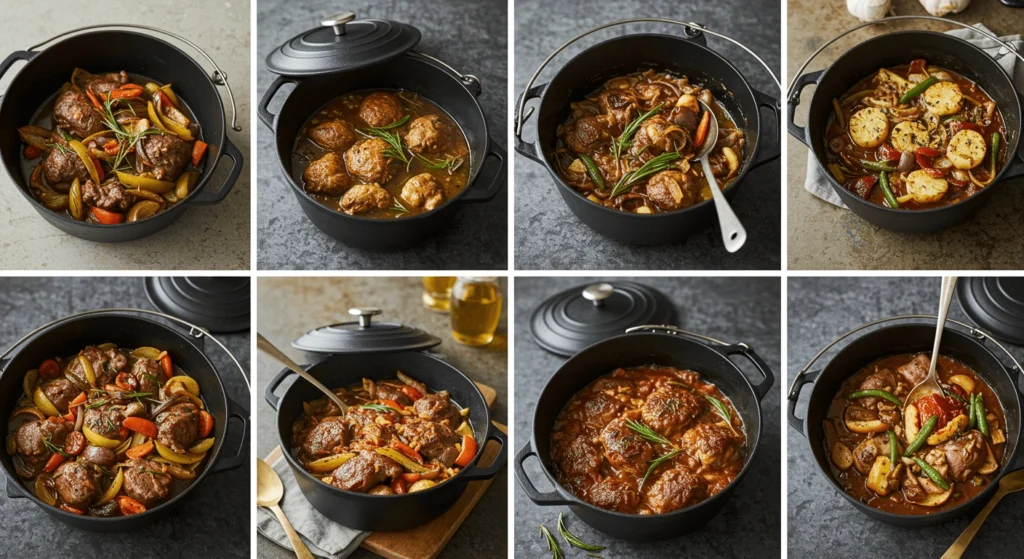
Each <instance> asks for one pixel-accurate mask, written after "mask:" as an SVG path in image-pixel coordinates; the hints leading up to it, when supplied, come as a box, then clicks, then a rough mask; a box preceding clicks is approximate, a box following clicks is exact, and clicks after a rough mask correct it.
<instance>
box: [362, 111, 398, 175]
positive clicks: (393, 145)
mask: <svg viewBox="0 0 1024 559" xmlns="http://www.w3.org/2000/svg"><path fill="white" fill-rule="evenodd" d="M409 118H410V115H405V116H404V117H402V118H400V119H398V120H396V121H395V122H392V123H391V124H389V125H387V126H371V127H369V128H366V129H363V130H357V132H359V133H360V134H362V135H363V136H366V137H368V138H380V139H381V140H384V141H385V142H387V144H388V148H387V149H385V150H384V155H385V156H386V157H390V158H391V159H397V160H399V161H401V162H402V163H405V164H406V165H408V164H409V163H410V160H409V156H407V155H406V154H405V146H403V145H402V136H400V135H399V134H398V132H391V131H390V130H391V129H393V128H397V127H399V126H401V125H403V124H405V123H406V121H408V120H409Z"/></svg>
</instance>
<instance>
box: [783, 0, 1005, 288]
mask: <svg viewBox="0 0 1024 559" xmlns="http://www.w3.org/2000/svg"><path fill="white" fill-rule="evenodd" d="M893 10H894V11H895V12H896V13H897V14H899V15H927V12H925V11H924V8H923V7H922V6H921V4H920V3H919V2H917V1H916V0H895V1H894V2H893ZM788 13H789V50H788V53H789V54H788V56H789V60H788V66H787V68H788V71H789V72H790V75H789V76H787V84H786V85H787V87H788V82H789V81H791V80H792V79H793V77H794V73H795V72H796V71H797V69H799V68H800V65H801V64H803V63H804V61H805V60H807V57H809V56H810V55H811V54H812V53H813V52H814V51H815V50H816V49H817V48H818V47H820V46H821V45H822V44H823V43H824V42H825V41H827V40H829V39H831V38H833V37H835V36H836V35H838V34H839V33H841V32H843V31H845V30H847V29H849V28H851V27H854V26H856V25H858V24H859V23H860V22H859V21H857V19H856V18H854V17H853V16H851V15H850V14H849V12H847V11H846V5H845V4H844V3H843V2H818V1H817V0H789V11H788ZM946 17H948V18H950V19H954V20H956V21H959V22H962V23H967V24H974V23H978V22H981V23H984V24H985V25H986V26H987V27H988V28H989V29H991V30H992V31H993V32H995V34H996V35H1008V34H1013V33H1020V31H1021V29H1024V10H1020V9H1012V8H1008V7H1006V6H1004V5H1002V4H1000V3H999V2H997V1H995V0H990V1H987V2H981V1H975V2H973V3H972V4H971V5H970V6H969V7H968V8H967V9H966V10H965V11H964V12H962V13H960V14H958V15H953V16H946ZM910 29H928V30H933V31H948V30H950V29H954V26H953V25H948V24H938V23H936V24H933V23H932V22H913V21H911V22H893V23H887V24H884V25H875V26H872V27H868V28H866V29H862V30H860V31H857V32H856V33H853V34H851V35H850V36H848V37H846V38H844V39H843V40H841V41H839V42H838V43H837V44H836V45H833V46H831V47H829V48H828V49H826V50H825V51H824V52H822V54H820V55H819V56H818V58H817V59H815V60H814V61H812V63H811V65H809V66H808V67H807V69H806V70H804V72H805V73H806V72H812V71H815V70H821V69H823V68H826V67H828V65H829V64H831V63H832V62H833V61H835V59H836V57H837V56H839V55H840V54H841V53H843V52H846V50H847V49H849V48H850V47H851V46H853V45H855V44H858V43H860V42H863V41H864V40H866V39H868V38H870V37H874V36H876V35H880V34H884V33H890V32H893V31H902V30H910ZM1020 64H1024V63H1020ZM813 92H814V86H810V87H808V88H807V89H805V90H804V93H803V96H802V99H803V102H802V103H801V104H800V106H798V107H797V113H796V114H797V119H796V121H797V123H798V124H800V125H803V124H804V123H806V122H807V106H808V104H809V103H810V100H811V96H812V94H813ZM787 139H788V141H789V144H788V145H789V148H788V150H787V153H786V157H787V161H788V163H789V171H788V173H789V175H788V176H789V178H788V188H787V189H786V199H787V207H788V212H789V219H788V224H789V237H788V239H789V240H788V243H789V245H788V246H789V250H788V252H787V254H788V255H789V262H788V267H789V269H791V270H793V269H800V270H807V269H810V270H825V269H829V270H863V269H867V270H872V269H874V270H881V269H902V270H910V269H922V270H954V269H964V270H982V269H996V270H1013V269H1018V268H1020V264H1021V262H1022V261H1024V229H1022V228H1021V227H1020V226H1019V224H1020V216H1021V215H1022V214H1024V190H1022V189H1021V186H1024V180H1022V179H1016V180H1012V181H1006V184H1001V185H1000V186H999V191H998V192H996V193H994V194H993V195H992V196H991V197H990V198H989V200H988V202H987V203H986V204H985V207H984V208H982V209H981V211H979V212H978V213H977V214H976V215H975V216H974V217H973V218H971V219H970V220H968V221H967V222H965V223H961V224H959V225H956V226H954V227H952V228H950V229H947V230H945V231H940V232H938V233H934V234H930V235H903V234H899V233H895V232H892V231H887V230H885V229H880V228H878V227H875V226H874V225H872V224H870V223H868V222H866V221H864V220H862V219H861V218H859V217H857V216H856V215H854V214H853V212H851V211H848V210H845V209H842V208H838V207H835V206H833V205H832V204H829V203H827V202H825V201H823V200H820V199H818V198H816V197H815V196H814V195H812V194H811V193H809V192H807V191H806V190H804V180H805V178H806V176H807V148H806V147H805V146H804V145H803V144H802V143H800V142H799V141H797V140H796V139H795V138H793V137H792V136H789V137H788V138H787Z"/></svg>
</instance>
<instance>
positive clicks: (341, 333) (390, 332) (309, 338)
mask: <svg viewBox="0 0 1024 559" xmlns="http://www.w3.org/2000/svg"><path fill="white" fill-rule="evenodd" d="M380 313H381V310H380V309H378V308H374V307H356V308H352V309H349V310H348V314H350V315H353V316H358V317H359V320H357V321H354V322H339V323H337V324H331V325H329V326H321V327H319V328H317V329H315V330H310V331H309V332H306V333H305V334H303V335H302V336H300V337H299V339H297V340H295V341H294V342H292V347H294V348H295V349H301V350H303V351H309V352H312V353H323V354H330V355H335V354H339V353H385V352H388V351H414V350H422V349H428V348H432V347H434V346H436V345H438V344H440V343H441V338H437V337H435V336H431V335H430V334H428V333H426V332H424V331H423V330H420V329H419V328H416V327H415V326H409V325H406V324H398V323H395V322H373V321H372V317H374V316H376V315H378V314H380Z"/></svg>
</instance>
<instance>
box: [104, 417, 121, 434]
mask: <svg viewBox="0 0 1024 559" xmlns="http://www.w3.org/2000/svg"><path fill="white" fill-rule="evenodd" d="M106 420H107V427H109V428H110V432H112V433H114V432H117V431H118V428H117V424H116V423H114V421H113V420H112V419H110V418H109V417H108V418H106Z"/></svg>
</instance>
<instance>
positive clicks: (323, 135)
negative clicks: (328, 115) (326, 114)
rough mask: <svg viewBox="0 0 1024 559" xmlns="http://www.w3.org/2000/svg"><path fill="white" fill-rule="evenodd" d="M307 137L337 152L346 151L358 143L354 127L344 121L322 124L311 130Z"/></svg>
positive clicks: (329, 121) (331, 121)
mask: <svg viewBox="0 0 1024 559" xmlns="http://www.w3.org/2000/svg"><path fill="white" fill-rule="evenodd" d="M306 135H307V136H309V139H310V140H313V141H314V142H316V143H317V144H318V145H320V146H321V147H323V148H326V149H330V150H335V151H345V150H346V149H348V148H350V147H352V144H354V143H355V142H356V133H355V131H354V130H352V125H350V124H349V123H347V122H345V121H344V120H328V121H325V122H321V123H320V124H317V125H315V126H313V127H312V128H310V129H309V131H308V132H307V133H306Z"/></svg>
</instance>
